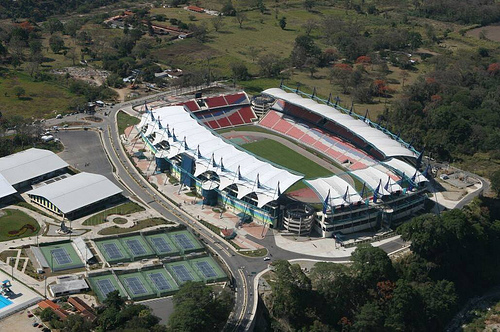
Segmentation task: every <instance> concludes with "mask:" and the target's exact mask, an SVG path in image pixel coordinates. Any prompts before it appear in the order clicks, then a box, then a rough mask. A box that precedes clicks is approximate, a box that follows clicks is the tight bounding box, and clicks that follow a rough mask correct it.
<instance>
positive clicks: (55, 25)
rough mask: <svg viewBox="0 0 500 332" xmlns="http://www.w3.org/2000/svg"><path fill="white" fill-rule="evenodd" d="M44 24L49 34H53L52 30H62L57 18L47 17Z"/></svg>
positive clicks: (62, 27)
mask: <svg viewBox="0 0 500 332" xmlns="http://www.w3.org/2000/svg"><path fill="white" fill-rule="evenodd" d="M44 26H45V28H46V29H47V31H48V32H49V33H50V34H51V35H53V34H54V32H59V31H63V29H64V26H63V24H62V23H61V21H59V20H58V19H57V18H49V19H48V20H47V22H45V25H44Z"/></svg>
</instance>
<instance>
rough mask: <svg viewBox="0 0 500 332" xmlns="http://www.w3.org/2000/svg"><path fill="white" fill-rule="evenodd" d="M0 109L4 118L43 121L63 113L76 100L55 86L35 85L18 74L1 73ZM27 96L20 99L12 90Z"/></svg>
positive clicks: (35, 83) (21, 74)
mask: <svg viewBox="0 0 500 332" xmlns="http://www.w3.org/2000/svg"><path fill="white" fill-rule="evenodd" d="M0 87H1V88H0V90H1V91H2V93H1V94H0V105H2V113H3V116H11V115H20V116H22V117H24V118H35V119H43V118H50V117H55V116H56V115H57V114H59V113H62V112H64V111H66V110H67V109H68V107H69V105H70V104H71V102H72V100H73V99H74V98H75V96H74V95H73V94H71V93H70V92H68V90H67V89H66V88H63V87H60V86H58V85H57V84H54V82H34V81H33V80H32V79H31V78H30V77H29V75H26V74H24V73H21V72H7V71H5V70H3V71H0ZM16 87H22V88H23V89H24V90H25V91H26V93H25V94H23V95H21V96H20V97H19V98H18V97H17V96H16V93H15V88H16Z"/></svg>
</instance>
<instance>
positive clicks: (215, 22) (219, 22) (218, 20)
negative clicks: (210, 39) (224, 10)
mask: <svg viewBox="0 0 500 332" xmlns="http://www.w3.org/2000/svg"><path fill="white" fill-rule="evenodd" d="M211 22H212V26H213V27H214V30H215V32H218V31H219V30H220V29H222V28H223V27H224V25H225V22H224V16H222V15H217V16H216V17H214V18H213V19H212V20H211Z"/></svg>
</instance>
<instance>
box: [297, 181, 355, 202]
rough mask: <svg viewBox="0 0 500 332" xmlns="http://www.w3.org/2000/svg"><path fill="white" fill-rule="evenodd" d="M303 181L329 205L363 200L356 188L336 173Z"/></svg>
mask: <svg viewBox="0 0 500 332" xmlns="http://www.w3.org/2000/svg"><path fill="white" fill-rule="evenodd" d="M305 182H306V183H307V184H308V185H309V186H310V187H311V188H313V189H314V191H316V193H317V194H318V196H319V197H320V198H321V200H322V201H323V202H325V203H327V204H328V205H330V206H340V205H349V204H354V203H357V202H360V201H362V200H363V198H362V197H361V196H360V195H359V194H358V193H357V191H356V189H355V188H354V187H353V186H351V185H350V184H349V183H347V181H345V180H344V179H342V178H341V177H339V176H338V175H334V176H330V177H327V178H318V179H314V180H306V181H305Z"/></svg>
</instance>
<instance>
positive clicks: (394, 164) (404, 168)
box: [382, 158, 428, 184]
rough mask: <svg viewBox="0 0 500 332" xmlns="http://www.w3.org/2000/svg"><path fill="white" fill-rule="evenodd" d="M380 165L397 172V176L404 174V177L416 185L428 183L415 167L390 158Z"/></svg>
mask: <svg viewBox="0 0 500 332" xmlns="http://www.w3.org/2000/svg"><path fill="white" fill-rule="evenodd" d="M382 164H384V165H386V166H387V167H389V168H391V169H393V170H394V171H396V172H398V173H399V175H401V176H402V175H403V174H404V175H405V176H406V177H408V178H410V179H412V181H413V182H415V183H416V184H420V183H422V182H428V180H427V178H426V177H425V176H424V175H423V174H422V173H420V172H419V171H418V170H417V169H416V168H415V167H413V166H412V165H410V164H407V163H405V162H404V161H401V160H399V159H396V158H391V159H389V160H385V161H383V162H382Z"/></svg>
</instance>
